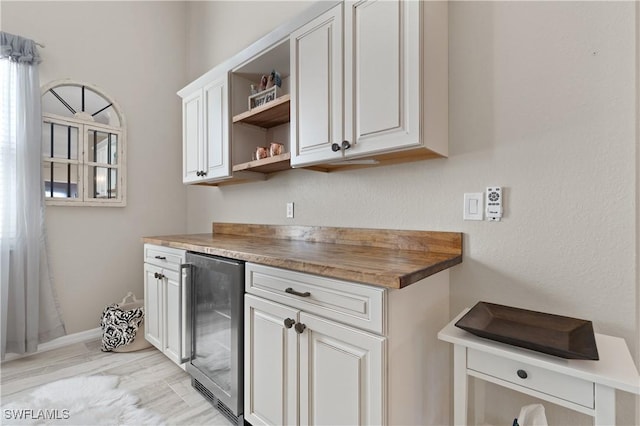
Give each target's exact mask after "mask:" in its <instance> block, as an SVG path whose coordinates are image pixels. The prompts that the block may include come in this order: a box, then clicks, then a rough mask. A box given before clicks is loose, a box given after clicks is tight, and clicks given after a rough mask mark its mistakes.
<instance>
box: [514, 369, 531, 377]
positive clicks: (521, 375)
mask: <svg viewBox="0 0 640 426" xmlns="http://www.w3.org/2000/svg"><path fill="white" fill-rule="evenodd" d="M517 374H518V377H520V378H521V379H526V378H527V377H529V375H528V374H527V372H526V371H524V370H518V371H517Z"/></svg>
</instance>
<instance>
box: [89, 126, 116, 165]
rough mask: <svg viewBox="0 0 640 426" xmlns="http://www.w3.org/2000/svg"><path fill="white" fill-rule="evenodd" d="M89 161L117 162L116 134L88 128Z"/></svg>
mask: <svg viewBox="0 0 640 426" xmlns="http://www.w3.org/2000/svg"><path fill="white" fill-rule="evenodd" d="M88 136H89V161H93V162H95V163H102V164H118V135H117V134H115V133H108V132H101V131H99V130H89V135H88Z"/></svg>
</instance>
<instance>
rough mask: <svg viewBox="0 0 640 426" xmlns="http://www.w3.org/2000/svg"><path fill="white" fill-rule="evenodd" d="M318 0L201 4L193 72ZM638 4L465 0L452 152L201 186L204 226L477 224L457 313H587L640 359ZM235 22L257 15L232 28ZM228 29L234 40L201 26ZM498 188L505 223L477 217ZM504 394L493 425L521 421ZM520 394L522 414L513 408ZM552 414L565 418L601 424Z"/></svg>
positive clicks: (629, 409)
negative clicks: (467, 215) (467, 195)
mask: <svg viewBox="0 0 640 426" xmlns="http://www.w3.org/2000/svg"><path fill="white" fill-rule="evenodd" d="M304 6H306V5H305V4H304V3H301V2H292V3H279V4H277V5H274V6H273V10H275V9H277V10H278V15H277V16H275V17H274V16H272V14H271V13H270V12H269V16H270V18H269V19H262V17H261V12H262V11H270V10H272V9H271V8H269V3H265V2H259V3H247V2H235V3H234V2H215V3H206V2H205V3H192V4H191V5H190V13H189V28H190V38H189V46H190V52H191V53H190V60H189V68H188V75H189V76H190V78H195V77H197V76H199V75H201V74H202V73H204V72H205V71H207V70H208V69H209V68H211V67H213V66H214V65H216V64H217V63H219V62H221V61H223V60H224V59H226V58H227V57H228V56H229V54H232V53H234V52H237V51H239V50H240V49H242V48H243V47H245V46H246V45H247V44H248V42H249V41H251V39H256V38H258V36H260V35H262V34H264V33H266V32H268V31H269V30H270V29H272V28H274V27H275V26H277V25H278V24H279V23H281V22H283V21H284V20H285V19H288V16H290V15H291V13H290V12H294V11H295V12H296V13H297V12H299V11H300V10H302V9H303V7H304ZM635 7H636V5H634V3H633V2H620V3H605V2H539V3H538V2H452V3H451V5H450V17H449V43H450V47H449V54H450V58H449V67H450V68H449V69H450V75H449V77H450V81H449V84H450V89H449V94H450V111H449V117H450V157H449V158H448V159H446V160H434V161H427V162H420V163H413V164H405V165H397V166H391V167H385V168H377V169H369V170H357V171H351V172H336V173H329V174H324V173H318V172H312V171H305V170H293V171H287V172H284V173H280V174H277V175H274V176H273V177H271V178H270V179H269V180H267V181H265V182H258V183H251V184H244V185H233V186H227V187H221V188H201V187H193V188H189V190H188V230H189V232H207V231H209V230H210V224H211V221H213V220H215V221H222V222H225V221H227V222H252V223H273V224H305V225H328V226H354V227H375V228H397V229H420V230H443V231H462V232H464V235H465V237H464V250H465V255H464V262H463V263H462V264H461V265H458V266H456V267H454V268H453V269H451V312H452V313H457V312H459V311H460V310H461V309H462V308H464V307H465V306H472V305H473V304H475V303H476V302H477V301H479V300H485V301H492V302H496V303H503V304H509V305H515V306H520V307H523V308H529V309H534V310H539V311H544V312H552V313H558V314H563V315H568V316H575V317H580V318H586V319H590V320H592V321H593V323H594V327H595V329H596V331H597V332H601V333H609V334H613V335H617V336H621V337H624V338H625V339H626V341H627V344H628V345H629V347H630V349H631V351H632V352H633V353H634V354H635V355H637V353H638V352H637V347H638V341H639V328H638V320H637V310H638V306H637V303H636V301H637V300H638V299H637V298H638V296H637V292H638V286H637V269H638V265H637V261H636V254H635V251H636V246H637V241H638V228H637V226H638V225H637V206H636V205H635V203H636V193H637V186H638V182H637V168H638V164H637V160H636V158H637V154H636V150H637V146H636V143H637V140H638V139H637V134H636V132H637V131H638V130H637V127H636V125H637V121H636V120H637V116H638V113H639V112H640V111H639V110H638V105H637V103H636V93H637V90H638V89H637V84H638V74H637V73H638V65H637V63H636V56H637V54H638V53H637V52H638V48H639V45H638V42H637V41H636V31H637V28H638V22H637V18H636V13H635ZM230 17H238V19H240V18H241V19H242V22H243V25H237V26H234V25H229V22H230V21H231V18H230ZM220 25H226V26H224V33H222V34H219V37H218V36H209V37H193V35H196V34H197V35H202V34H208V33H209V32H211V31H214V30H212V29H215V28H217V27H219V26H220ZM248 32H249V33H250V35H251V36H252V37H253V38H251V37H249V36H248V35H247V33H248ZM222 52H224V53H225V54H224V55H223V54H222ZM196 54H197V55H198V57H197V58H196V57H194V55H196ZM491 185H502V186H503V187H504V188H505V200H506V206H505V207H506V213H505V217H504V220H503V221H502V222H500V223H488V222H463V221H462V211H461V210H462V208H461V207H462V197H463V193H464V192H480V191H483V190H484V188H485V187H486V186H491ZM287 201H293V202H295V203H296V204H295V213H296V217H295V219H293V220H287V219H285V203H286V202H287ZM636 359H637V357H636ZM489 390H490V392H489V393H488V395H487V408H488V410H489V413H488V415H487V421H490V422H493V423H494V424H500V423H502V424H504V423H507V422H509V424H510V421H512V420H513V417H514V416H516V415H517V414H518V410H519V405H517V403H518V402H519V400H518V399H516V400H515V401H510V399H512V397H511V396H510V395H509V394H508V393H506V392H500V391H499V390H495V389H493V390H491V389H489ZM490 397H495V398H497V400H496V399H493V400H491V398H490ZM620 399H621V400H622V402H621V403H620V404H619V405H620V406H619V418H618V421H619V424H634V423H635V422H634V420H633V415H634V414H633V412H634V409H633V400H632V398H630V397H629V396H624V395H622V397H621V398H620ZM506 402H509V403H510V404H511V405H507V406H506V407H511V411H509V410H506V409H502V412H498V411H497V410H496V408H495V407H500V406H501V405H502V403H506ZM551 411H552V412H551V413H550V420H552V421H553V420H555V422H552V424H553V423H555V424H574V423H575V424H582V423H583V422H585V418H584V417H583V416H577V415H573V414H572V413H570V412H567V411H560V412H553V411H554V410H551Z"/></svg>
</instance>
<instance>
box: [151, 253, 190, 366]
mask: <svg viewBox="0 0 640 426" xmlns="http://www.w3.org/2000/svg"><path fill="white" fill-rule="evenodd" d="M184 261H185V251H184V250H177V249H172V248H168V247H160V246H154V245H150V244H145V262H144V310H145V318H144V322H145V335H144V337H145V339H147V340H148V341H149V342H150V343H151V344H152V345H154V346H155V347H156V348H158V349H159V350H160V351H162V352H163V353H164V354H165V355H166V356H167V357H168V358H169V359H171V360H172V361H173V362H175V363H176V364H181V362H180V360H181V359H182V357H183V354H184V337H185V336H184V333H183V328H184V326H185V325H186V324H185V321H186V318H185V314H186V309H185V308H184V306H183V304H184V303H183V302H186V300H184V297H183V286H182V283H183V282H184V280H183V279H182V277H181V274H182V272H181V270H180V264H181V263H184Z"/></svg>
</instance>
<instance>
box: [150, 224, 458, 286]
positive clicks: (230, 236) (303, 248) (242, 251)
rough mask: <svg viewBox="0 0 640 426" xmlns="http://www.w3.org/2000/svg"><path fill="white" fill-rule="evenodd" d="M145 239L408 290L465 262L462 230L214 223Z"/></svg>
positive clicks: (191, 249) (201, 251) (280, 266)
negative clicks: (208, 228) (202, 229)
mask: <svg viewBox="0 0 640 426" xmlns="http://www.w3.org/2000/svg"><path fill="white" fill-rule="evenodd" d="M143 241H144V242H145V243H150V244H157V245H161V246H167V247H173V248H179V249H185V250H190V251H196V252H200V253H206V254H211V255H215V256H223V257H229V258H234V259H239V260H244V261H247V262H253V263H259V264H262V265H269V266H275V267H278V268H284V269H290V270H294V271H300V272H306V273H310V274H316V275H321V276H325V277H331V278H337V279H343V280H348V281H356V282H361V283H365V284H373V285H378V286H382V287H388V288H403V287H406V286H408V285H410V284H413V283H415V282H418V281H420V280H421V279H423V278H425V277H428V276H429V275H433V274H435V273H437V272H440V271H442V270H444V269H448V268H450V267H452V266H454V265H457V264H458V263H461V262H462V233H458V232H432V231H399V230H389V229H364V228H330V227H318V226H278V225H248V224H231V223H214V224H213V232H212V233H211V234H208V233H207V234H185V235H168V236H157V237H145V238H143Z"/></svg>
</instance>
